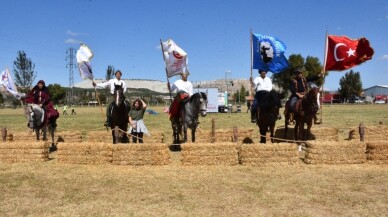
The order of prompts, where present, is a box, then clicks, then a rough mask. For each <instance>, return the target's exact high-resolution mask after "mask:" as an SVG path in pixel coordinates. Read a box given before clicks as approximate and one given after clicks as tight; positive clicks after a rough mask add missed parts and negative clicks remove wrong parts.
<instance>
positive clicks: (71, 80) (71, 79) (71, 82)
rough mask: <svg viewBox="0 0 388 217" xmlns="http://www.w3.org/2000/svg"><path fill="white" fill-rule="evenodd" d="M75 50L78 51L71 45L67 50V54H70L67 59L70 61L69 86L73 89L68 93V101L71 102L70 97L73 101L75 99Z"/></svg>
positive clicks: (67, 65) (68, 64) (68, 65)
mask: <svg viewBox="0 0 388 217" xmlns="http://www.w3.org/2000/svg"><path fill="white" fill-rule="evenodd" d="M75 52H76V51H75V49H74V48H72V47H70V48H68V49H67V50H66V54H68V55H67V56H66V61H68V62H67V64H66V68H68V69H69V87H70V88H71V90H70V92H69V94H68V99H69V100H68V102H70V99H71V101H72V99H73V87H74V71H73V69H74V68H75V66H76V65H75V64H74V62H73V60H74V55H75Z"/></svg>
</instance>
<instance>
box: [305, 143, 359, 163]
mask: <svg viewBox="0 0 388 217" xmlns="http://www.w3.org/2000/svg"><path fill="white" fill-rule="evenodd" d="M365 151H366V144H365V143H363V142H358V141H350V142H349V141H344V142H333V141H310V142H307V143H306V148H305V158H304V162H305V163H307V164H362V163H365V162H366V156H365Z"/></svg>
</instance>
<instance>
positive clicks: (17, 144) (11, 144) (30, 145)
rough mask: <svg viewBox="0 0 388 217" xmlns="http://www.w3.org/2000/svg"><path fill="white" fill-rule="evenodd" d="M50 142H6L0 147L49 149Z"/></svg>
mask: <svg viewBox="0 0 388 217" xmlns="http://www.w3.org/2000/svg"><path fill="white" fill-rule="evenodd" d="M49 144H50V143H48V142H43V141H29V142H26V141H17V142H5V143H2V144H1V145H0V149H48V148H49Z"/></svg>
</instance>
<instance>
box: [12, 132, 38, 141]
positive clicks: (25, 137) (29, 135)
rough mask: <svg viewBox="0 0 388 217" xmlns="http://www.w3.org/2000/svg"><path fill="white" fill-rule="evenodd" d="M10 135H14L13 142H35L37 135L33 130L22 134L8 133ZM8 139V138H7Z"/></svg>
mask: <svg viewBox="0 0 388 217" xmlns="http://www.w3.org/2000/svg"><path fill="white" fill-rule="evenodd" d="M8 135H12V141H15V142H16V141H35V140H36V134H35V132H32V130H28V131H22V132H8ZM7 139H8V138H7Z"/></svg>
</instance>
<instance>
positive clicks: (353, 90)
mask: <svg viewBox="0 0 388 217" xmlns="http://www.w3.org/2000/svg"><path fill="white" fill-rule="evenodd" d="M339 85H340V88H338V92H339V93H340V94H341V96H342V97H343V98H344V99H349V98H350V97H351V96H360V95H361V93H362V82H361V77H360V73H359V72H353V70H350V72H347V73H345V75H344V76H343V77H342V78H341V79H340V82H339Z"/></svg>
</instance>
